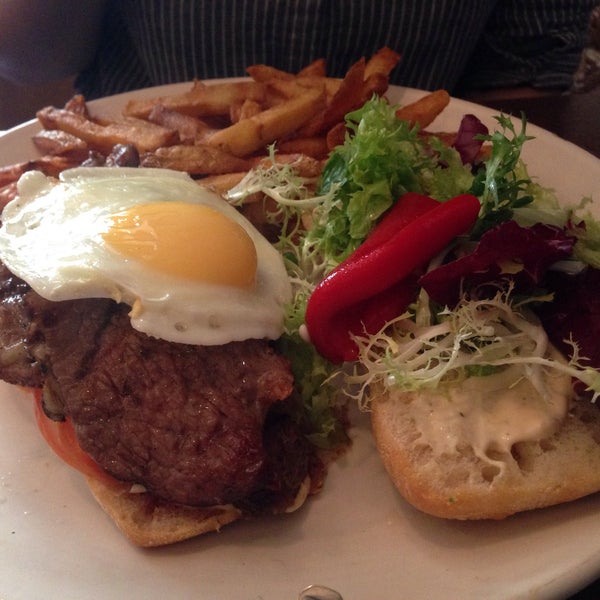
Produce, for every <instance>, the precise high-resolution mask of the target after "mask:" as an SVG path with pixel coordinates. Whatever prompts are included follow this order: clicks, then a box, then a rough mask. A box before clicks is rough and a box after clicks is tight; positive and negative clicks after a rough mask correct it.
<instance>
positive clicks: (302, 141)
mask: <svg viewBox="0 0 600 600" xmlns="http://www.w3.org/2000/svg"><path fill="white" fill-rule="evenodd" d="M277 150H278V151H279V152H283V153H284V154H305V155H306V156H312V157H313V158H324V157H325V156H327V153H328V152H329V148H328V146H327V139H326V138H325V137H324V136H316V137H309V138H307V137H303V138H292V139H289V140H280V141H279V142H278V143H277Z"/></svg>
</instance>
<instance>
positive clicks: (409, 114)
mask: <svg viewBox="0 0 600 600" xmlns="http://www.w3.org/2000/svg"><path fill="white" fill-rule="evenodd" d="M449 102H450V94H448V92H447V91H446V90H436V91H434V92H431V93H429V94H426V95H425V96H422V97H421V98H419V99H418V100H416V101H415V102H412V103H410V104H406V105H405V106H402V107H400V108H399V109H398V110H397V111H396V116H397V117H398V118H399V119H402V120H403V121H409V122H410V123H411V124H412V125H419V127H420V129H425V128H426V127H428V126H429V125H430V124H431V123H433V121H434V120H435V118H436V117H437V116H438V115H439V114H440V113H441V112H442V111H443V110H444V109H445V108H446V106H448V103H449Z"/></svg>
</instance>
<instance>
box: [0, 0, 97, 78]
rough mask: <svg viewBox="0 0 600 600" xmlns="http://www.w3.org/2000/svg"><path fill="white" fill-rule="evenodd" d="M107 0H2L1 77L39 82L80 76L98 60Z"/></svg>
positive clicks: (0, 11)
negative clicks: (98, 44) (97, 52)
mask: <svg viewBox="0 0 600 600" xmlns="http://www.w3.org/2000/svg"><path fill="white" fill-rule="evenodd" d="M105 5H106V0H27V1H19V0H2V1H1V2H0V77H3V78H5V79H8V80H10V81H12V82H14V83H25V84H39V83H43V82H46V81H52V80H54V79H60V78H63V77H68V76H70V75H74V74H76V73H77V72H78V71H80V70H81V69H82V68H83V67H84V66H85V65H86V64H87V63H88V61H89V60H90V59H91V57H92V56H93V53H94V50H95V48H96V44H97V40H98V35H99V33H100V26H101V23H102V16H103V14H104V9H105Z"/></svg>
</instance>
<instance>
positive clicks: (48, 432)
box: [33, 389, 129, 488]
mask: <svg viewBox="0 0 600 600" xmlns="http://www.w3.org/2000/svg"><path fill="white" fill-rule="evenodd" d="M33 396H34V399H35V402H34V414H35V421H36V423H37V426H38V429H39V430H40V433H41V434H42V437H43V438H44V440H46V443H47V444H48V445H49V446H50V448H52V450H53V451H54V453H55V454H56V455H57V456H58V457H59V458H61V459H62V460H63V461H64V462H66V463H67V464H68V465H69V466H71V467H73V468H74V469H76V470H77V471H79V472H81V473H83V474H84V475H85V476H86V477H92V478H94V479H98V480H100V481H102V482H103V483H104V484H106V485H109V486H111V487H113V488H116V487H127V486H129V484H127V483H124V482H122V481H119V480H118V479H115V478H114V477H111V476H110V475H109V474H108V473H107V472H106V471H104V470H103V469H102V468H100V467H99V466H98V464H97V463H96V462H95V461H94V460H93V459H92V458H91V457H90V456H89V454H87V453H86V452H84V451H83V450H82V449H81V446H80V445H79V442H78V441H77V437H76V436H75V430H74V429H73V425H72V424H71V422H70V421H69V419H65V420H64V421H53V420H52V419H49V418H48V417H47V416H46V415H45V414H44V409H43V408H42V390H39V389H36V390H33Z"/></svg>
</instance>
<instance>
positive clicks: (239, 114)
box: [229, 98, 264, 123]
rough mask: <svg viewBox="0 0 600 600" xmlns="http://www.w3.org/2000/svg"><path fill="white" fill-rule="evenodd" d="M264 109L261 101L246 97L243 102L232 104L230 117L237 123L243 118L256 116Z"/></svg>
mask: <svg viewBox="0 0 600 600" xmlns="http://www.w3.org/2000/svg"><path fill="white" fill-rule="evenodd" d="M263 110H264V109H263V106H262V104H261V103H260V102H257V101H256V100H250V99H247V98H246V99H245V100H244V101H243V102H240V103H237V104H233V105H232V106H231V108H230V109H229V119H230V121H231V122H232V123H237V122H238V121H241V120H242V119H249V118H250V117H254V116H255V115H257V114H258V113H260V112H262V111H263Z"/></svg>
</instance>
